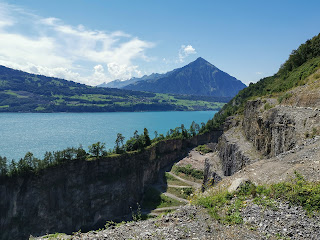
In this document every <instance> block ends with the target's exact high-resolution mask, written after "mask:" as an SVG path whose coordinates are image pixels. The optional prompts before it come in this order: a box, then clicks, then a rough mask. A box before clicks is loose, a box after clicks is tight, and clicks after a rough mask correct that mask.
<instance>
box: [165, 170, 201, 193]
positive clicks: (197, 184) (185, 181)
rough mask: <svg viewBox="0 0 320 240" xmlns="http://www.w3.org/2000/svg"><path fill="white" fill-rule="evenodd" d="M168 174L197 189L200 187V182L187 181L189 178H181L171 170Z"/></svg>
mask: <svg viewBox="0 0 320 240" xmlns="http://www.w3.org/2000/svg"><path fill="white" fill-rule="evenodd" d="M168 174H170V175H171V176H173V177H174V178H176V179H178V180H180V181H181V182H184V183H186V184H189V185H191V186H193V187H195V188H197V189H199V188H201V184H200V183H196V182H192V181H189V180H186V179H183V178H181V177H179V176H177V175H175V174H173V173H172V172H168Z"/></svg>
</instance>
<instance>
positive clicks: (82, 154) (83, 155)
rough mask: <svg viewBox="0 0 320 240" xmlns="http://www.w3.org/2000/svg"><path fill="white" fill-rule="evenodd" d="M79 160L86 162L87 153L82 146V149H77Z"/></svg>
mask: <svg viewBox="0 0 320 240" xmlns="http://www.w3.org/2000/svg"><path fill="white" fill-rule="evenodd" d="M76 152H77V159H78V160H85V159H86V157H87V153H86V151H85V150H84V149H83V147H82V145H80V147H78V149H77V151H76Z"/></svg>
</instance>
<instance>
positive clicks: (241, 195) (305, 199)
mask: <svg viewBox="0 0 320 240" xmlns="http://www.w3.org/2000/svg"><path fill="white" fill-rule="evenodd" d="M248 199H253V202H254V203H256V204H258V205H260V206H263V207H265V208H271V209H273V210H276V209H277V207H276V202H275V200H280V201H283V202H289V203H290V204H291V205H296V206H302V207H303V208H304V209H305V210H306V211H307V212H309V213H312V212H319V210H320V204H319V203H320V183H319V182H317V183H315V182H308V181H306V180H305V179H304V178H303V177H302V176H301V175H300V174H299V173H297V172H295V178H293V179H292V180H291V181H289V182H282V183H277V184H272V185H270V186H261V185H259V186H255V185H254V184H252V183H248V184H245V185H244V186H242V187H241V188H240V190H239V191H237V192H235V193H232V194H231V193H229V192H228V191H218V192H215V193H212V194H211V195H209V196H195V199H194V201H193V202H194V204H197V205H200V206H203V207H205V208H207V209H208V211H209V213H210V214H211V216H212V217H213V218H215V219H216V220H218V221H219V222H221V223H225V224H238V223H242V218H241V215H240V212H241V209H242V208H243V207H245V205H246V201H247V200H248Z"/></svg>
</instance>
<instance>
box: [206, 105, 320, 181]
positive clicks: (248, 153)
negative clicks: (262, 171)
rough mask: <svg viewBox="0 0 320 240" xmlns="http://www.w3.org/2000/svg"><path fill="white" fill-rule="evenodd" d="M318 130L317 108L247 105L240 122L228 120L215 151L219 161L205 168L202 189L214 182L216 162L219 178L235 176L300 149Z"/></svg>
mask: <svg viewBox="0 0 320 240" xmlns="http://www.w3.org/2000/svg"><path fill="white" fill-rule="evenodd" d="M319 129H320V111H319V109H318V108H311V107H297V106H293V105H286V106H285V105H279V104H278V103H277V101H275V99H267V100H260V99H257V100H251V101H248V102H247V104H246V106H245V109H244V114H243V117H242V118H237V117H235V116H233V117H229V118H228V119H227V120H226V122H225V126H224V133H223V134H222V136H221V137H220V139H219V141H218V144H217V147H216V151H217V155H218V156H219V158H218V159H217V158H213V159H209V160H208V161H207V162H206V165H205V176H204V179H205V181H204V185H208V184H209V182H210V181H211V180H212V179H213V178H215V179H216V177H215V175H216V174H217V172H218V171H219V170H217V169H216V168H213V167H212V166H217V162H219V164H220V166H221V169H220V170H221V171H222V172H223V175H221V174H220V175H219V177H221V179H222V178H223V177H225V176H231V175H233V174H235V173H236V172H238V171H240V170H241V169H243V168H244V167H245V166H248V165H249V164H251V163H254V162H256V161H258V160H261V159H263V158H266V159H269V158H274V157H277V156H280V155H281V154H283V153H286V152H289V151H295V150H294V149H296V148H299V146H300V145H304V144H305V142H306V139H308V138H310V137H312V135H314V133H315V132H317V131H319Z"/></svg>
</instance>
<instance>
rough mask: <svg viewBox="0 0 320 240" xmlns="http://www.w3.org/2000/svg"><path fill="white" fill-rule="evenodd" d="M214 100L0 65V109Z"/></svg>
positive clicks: (198, 106)
mask: <svg viewBox="0 0 320 240" xmlns="http://www.w3.org/2000/svg"><path fill="white" fill-rule="evenodd" d="M222 101H225V99H223V100H222ZM216 102H217V103H215V102H212V101H210V102H208V101H206V100H205V99H201V100H194V99H188V97H186V96H183V97H175V96H171V95H167V94H155V93H146V92H138V91H131V90H122V89H121V90H120V89H115V88H98V87H90V86H87V85H84V84H80V83H75V82H72V81H66V80H63V79H58V78H52V77H46V76H41V75H34V74H29V73H26V72H22V71H18V70H14V69H10V68H7V67H4V66H0V112H114V111H129V112H131V111H185V110H216V109H219V108H221V107H222V106H223V103H221V101H219V99H218V101H216ZM218 102H220V103H218Z"/></svg>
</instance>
